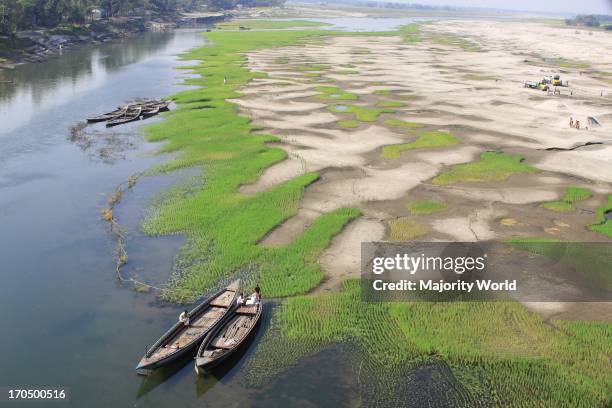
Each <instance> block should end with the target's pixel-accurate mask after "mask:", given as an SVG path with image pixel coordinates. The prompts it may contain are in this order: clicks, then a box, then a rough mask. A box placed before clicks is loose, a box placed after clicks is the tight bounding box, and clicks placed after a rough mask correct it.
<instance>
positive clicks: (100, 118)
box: [87, 106, 127, 123]
mask: <svg viewBox="0 0 612 408" xmlns="http://www.w3.org/2000/svg"><path fill="white" fill-rule="evenodd" d="M126 110H127V106H121V107H119V108H117V109H115V110H114V111H112V112H108V113H104V114H102V115H98V116H92V117H89V118H87V122H89V123H95V122H105V121H107V120H111V119H113V118H115V117H117V116H119V115H122V114H123V113H124V112H125V111H126Z"/></svg>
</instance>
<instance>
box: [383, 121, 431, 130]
mask: <svg viewBox="0 0 612 408" xmlns="http://www.w3.org/2000/svg"><path fill="white" fill-rule="evenodd" d="M384 123H385V125H388V126H396V127H400V128H404V129H420V128H424V127H425V125H424V124H422V123H417V122H406V121H405V120H401V119H387V120H385V122H384Z"/></svg>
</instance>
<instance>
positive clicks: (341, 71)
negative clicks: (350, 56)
mask: <svg viewBox="0 0 612 408" xmlns="http://www.w3.org/2000/svg"><path fill="white" fill-rule="evenodd" d="M358 73H359V72H358V71H355V70H354V69H337V70H335V71H333V72H332V74H336V75H356V74H358Z"/></svg>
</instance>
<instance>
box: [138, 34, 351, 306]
mask: <svg viewBox="0 0 612 408" xmlns="http://www.w3.org/2000/svg"><path fill="white" fill-rule="evenodd" d="M320 35H322V32H319V31H215V32H211V33H207V36H208V37H209V39H210V40H211V41H212V45H208V46H204V47H201V48H198V49H195V50H193V51H191V52H190V53H188V54H187V55H186V56H185V59H188V60H194V61H199V62H198V63H197V65H195V66H192V67H191V69H192V70H193V71H194V72H195V73H197V74H199V76H198V77H196V78H193V79H189V80H188V81H187V83H188V84H190V85H196V86H197V88H196V89H190V90H186V91H183V92H179V93H178V94H176V95H175V96H174V97H173V98H172V99H173V100H174V101H175V102H176V103H177V104H178V106H177V108H176V109H174V110H173V111H171V112H169V113H168V114H166V115H165V117H166V120H165V121H164V122H162V123H159V124H154V125H152V126H149V127H147V128H146V132H147V135H148V138H149V139H150V140H151V141H161V140H165V141H166V144H165V145H164V147H163V148H162V149H161V151H162V152H176V153H177V155H176V158H175V159H173V160H171V161H169V162H167V163H165V164H164V165H162V166H161V167H160V168H158V169H157V171H158V172H169V171H173V170H176V169H180V168H185V167H192V166H200V167H201V168H202V177H203V182H204V183H203V187H202V188H200V189H197V188H196V189H193V191H190V192H189V194H185V191H184V189H180V188H178V189H173V190H171V191H170V192H168V193H167V194H165V195H164V196H163V197H161V198H160V199H158V200H157V201H156V202H155V204H154V205H153V206H152V207H151V208H150V209H149V212H148V216H147V218H146V219H145V220H144V221H143V225H142V227H143V229H144V231H145V232H147V233H149V234H155V235H157V234H179V233H181V234H186V236H187V239H188V243H187V244H186V245H185V246H184V248H182V250H181V252H180V253H179V255H178V256H177V259H176V260H175V270H174V272H173V275H172V277H171V279H170V281H169V283H168V291H165V292H164V296H165V297H166V298H167V299H169V300H175V301H189V300H192V299H194V298H196V297H198V296H200V295H201V294H202V293H203V292H204V291H206V290H209V289H211V288H212V287H214V286H216V285H218V284H219V282H223V281H224V280H227V279H230V278H231V277H233V276H241V277H243V278H245V279H246V282H245V284H246V285H247V286H248V285H249V284H253V283H254V282H255V281H256V280H257V281H260V282H265V290H266V293H267V295H268V296H271V297H275V296H288V295H293V294H297V293H303V292H305V291H307V290H309V289H311V288H312V287H314V286H316V285H317V284H318V283H319V282H320V280H321V279H322V277H323V272H322V271H321V268H320V266H319V265H318V264H317V263H316V258H317V255H318V254H319V253H320V251H322V250H323V249H324V248H325V247H326V246H327V245H328V243H329V241H330V239H331V238H332V236H333V235H334V234H337V233H338V232H339V231H340V230H341V229H342V227H343V226H344V225H345V224H346V223H347V222H348V221H350V220H351V219H353V218H355V217H356V216H357V215H358V214H359V212H358V211H357V210H355V209H339V210H336V211H334V212H331V213H328V214H326V215H323V216H321V217H320V218H319V219H317V220H316V221H315V222H314V223H313V224H312V225H311V226H310V227H309V228H308V229H307V230H306V231H305V232H304V233H303V234H302V235H300V236H298V237H297V238H296V239H295V240H294V241H293V242H291V243H290V244H289V245H287V246H284V247H278V248H266V247H263V246H261V245H259V244H258V243H259V241H260V240H261V239H262V238H264V237H265V236H266V234H268V233H269V232H270V231H271V230H272V229H273V228H275V227H276V226H278V225H279V224H281V223H282V222H283V221H285V220H287V219H288V218H289V217H291V216H293V215H294V214H295V213H296V212H297V209H298V203H299V201H300V199H301V197H302V194H303V191H304V188H305V187H306V186H308V185H309V184H310V183H312V182H314V181H315V180H317V178H318V175H317V174H316V173H308V174H305V175H302V176H300V177H297V178H295V179H293V180H290V181H288V182H286V183H284V184H282V185H280V186H278V187H275V188H272V189H270V190H267V191H264V192H261V193H257V194H253V195H243V194H240V193H238V192H237V190H238V187H240V186H241V185H243V184H248V183H252V182H254V181H255V180H256V179H257V177H258V176H259V174H261V172H262V171H263V170H264V169H265V168H266V167H268V166H270V165H272V164H274V163H276V162H278V161H280V160H283V159H284V158H285V157H286V153H285V152H284V151H282V150H281V149H278V148H272V147H268V146H267V145H266V142H270V141H275V140H277V139H276V138H274V137H272V136H265V135H259V134H253V133H252V131H253V130H256V128H255V127H254V126H253V125H251V124H250V120H249V119H248V118H246V117H242V116H239V115H238V114H237V109H236V106H235V105H234V104H232V103H230V102H228V101H227V100H226V99H228V98H236V97H239V96H240V93H238V92H237V89H238V88H239V87H241V86H243V85H244V84H246V83H247V82H248V81H249V80H250V79H252V78H255V77H260V76H262V74H260V73H254V72H250V71H248V70H247V69H246V67H245V56H244V55H243V53H244V52H246V51H252V50H256V49H259V48H264V47H273V46H287V45H293V44H299V43H302V42H303V41H305V40H306V39H307V38H316V37H317V36H320ZM224 78H228V83H227V84H224ZM202 106H206V107H207V109H201V108H202Z"/></svg>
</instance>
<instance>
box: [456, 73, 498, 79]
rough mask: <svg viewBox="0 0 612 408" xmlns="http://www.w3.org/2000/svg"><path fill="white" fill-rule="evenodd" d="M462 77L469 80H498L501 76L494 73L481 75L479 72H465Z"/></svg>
mask: <svg viewBox="0 0 612 408" xmlns="http://www.w3.org/2000/svg"><path fill="white" fill-rule="evenodd" d="M463 78H464V79H467V80H470V81H498V80H500V79H501V78H500V77H498V76H496V75H481V74H466V75H464V76H463Z"/></svg>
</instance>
